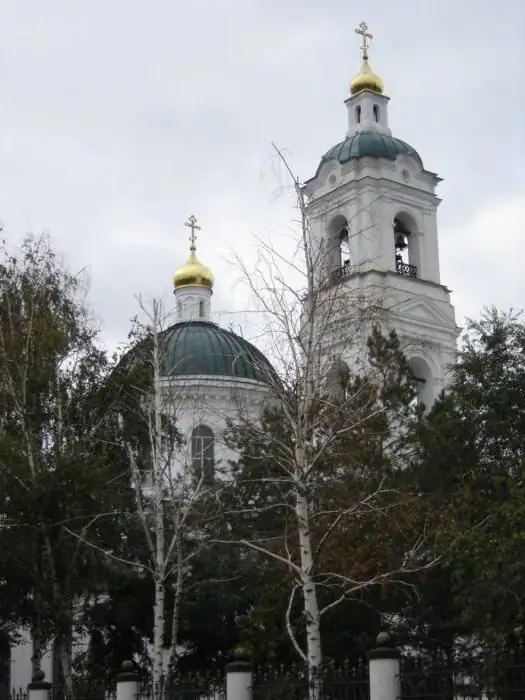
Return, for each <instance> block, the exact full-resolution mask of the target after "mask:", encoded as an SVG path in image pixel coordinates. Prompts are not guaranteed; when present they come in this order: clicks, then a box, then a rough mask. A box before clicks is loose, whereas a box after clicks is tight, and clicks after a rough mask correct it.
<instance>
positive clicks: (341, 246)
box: [327, 214, 351, 280]
mask: <svg viewBox="0 0 525 700" xmlns="http://www.w3.org/2000/svg"><path fill="white" fill-rule="evenodd" d="M350 262H351V255H350V235H349V227H348V221H347V219H346V217H344V216H343V215H342V214H338V215H337V216H336V217H334V218H333V219H332V221H331V222H330V225H329V227H328V260H327V267H328V270H329V272H330V275H331V277H332V279H333V280H341V279H343V278H344V277H347V276H348V275H349V274H350Z"/></svg>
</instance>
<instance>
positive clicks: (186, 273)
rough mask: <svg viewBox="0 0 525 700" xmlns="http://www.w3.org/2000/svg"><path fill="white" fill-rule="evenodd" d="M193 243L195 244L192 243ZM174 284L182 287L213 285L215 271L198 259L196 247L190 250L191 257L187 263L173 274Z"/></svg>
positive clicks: (176, 287)
mask: <svg viewBox="0 0 525 700" xmlns="http://www.w3.org/2000/svg"><path fill="white" fill-rule="evenodd" d="M192 245H193V244H192ZM173 286H174V287H175V289H180V287H208V288H209V289H211V288H212V287H213V273H212V271H211V270H210V268H209V267H206V266H205V265H203V264H202V263H200V262H199V261H198V260H197V256H196V254H195V248H194V247H192V248H191V250H190V257H189V258H188V260H187V261H186V263H185V264H184V265H183V266H182V267H181V268H179V269H178V270H177V271H176V272H175V274H174V275H173Z"/></svg>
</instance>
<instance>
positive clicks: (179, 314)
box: [177, 301, 182, 318]
mask: <svg viewBox="0 0 525 700" xmlns="http://www.w3.org/2000/svg"><path fill="white" fill-rule="evenodd" d="M177 316H178V317H179V318H182V301H178V302H177Z"/></svg>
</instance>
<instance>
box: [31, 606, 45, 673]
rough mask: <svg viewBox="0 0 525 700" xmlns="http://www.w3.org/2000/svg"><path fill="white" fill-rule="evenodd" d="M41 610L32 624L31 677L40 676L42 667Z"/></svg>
mask: <svg viewBox="0 0 525 700" xmlns="http://www.w3.org/2000/svg"><path fill="white" fill-rule="evenodd" d="M38 613H39V610H38V611H37V614H36V619H35V620H33V623H32V625H31V642H32V646H33V653H32V656H31V679H33V678H38V674H39V673H40V671H41V669H42V625H41V624H40V616H39V614H38Z"/></svg>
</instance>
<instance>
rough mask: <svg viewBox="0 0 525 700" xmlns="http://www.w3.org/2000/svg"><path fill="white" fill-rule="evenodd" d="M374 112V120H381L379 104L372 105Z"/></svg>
mask: <svg viewBox="0 0 525 700" xmlns="http://www.w3.org/2000/svg"><path fill="white" fill-rule="evenodd" d="M372 113H373V115H374V121H375V122H378V121H379V107H378V105H374V106H373V107H372Z"/></svg>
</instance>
